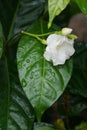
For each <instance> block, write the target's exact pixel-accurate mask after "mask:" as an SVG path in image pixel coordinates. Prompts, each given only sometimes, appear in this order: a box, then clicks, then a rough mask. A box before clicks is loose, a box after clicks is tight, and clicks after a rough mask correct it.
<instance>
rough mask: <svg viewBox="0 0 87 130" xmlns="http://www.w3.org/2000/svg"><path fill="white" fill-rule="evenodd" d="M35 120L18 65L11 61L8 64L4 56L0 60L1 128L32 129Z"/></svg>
mask: <svg viewBox="0 0 87 130" xmlns="http://www.w3.org/2000/svg"><path fill="white" fill-rule="evenodd" d="M9 67H10V70H9ZM12 67H13V68H12ZM33 120H34V114H33V110H32V107H31V105H30V103H29V101H28V99H27V98H26V96H25V94H24V92H23V90H22V88H21V86H20V84H19V82H18V77H17V71H16V67H15V65H14V64H12V63H11V62H10V65H9V66H8V62H7V58H6V57H4V58H3V59H2V60H0V129H1V130H31V127H32V123H33Z"/></svg>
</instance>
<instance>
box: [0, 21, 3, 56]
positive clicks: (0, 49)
mask: <svg viewBox="0 0 87 130" xmlns="http://www.w3.org/2000/svg"><path fill="white" fill-rule="evenodd" d="M2 35H3V34H2V25H1V23H0V57H1V56H2V50H3V38H2Z"/></svg>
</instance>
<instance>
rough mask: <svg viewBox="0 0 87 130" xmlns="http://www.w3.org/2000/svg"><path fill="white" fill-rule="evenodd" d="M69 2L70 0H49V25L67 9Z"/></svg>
mask: <svg viewBox="0 0 87 130" xmlns="http://www.w3.org/2000/svg"><path fill="white" fill-rule="evenodd" d="M69 2H70V0H48V10H49V23H48V27H50V26H51V24H52V21H53V19H54V18H55V17H56V16H57V15H59V14H60V13H61V12H62V11H63V10H64V9H65V7H66V6H67V4H68V3H69Z"/></svg>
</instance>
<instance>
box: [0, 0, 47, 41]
mask: <svg viewBox="0 0 87 130" xmlns="http://www.w3.org/2000/svg"><path fill="white" fill-rule="evenodd" d="M44 3H45V0H9V2H8V1H7V0H3V1H0V17H1V18H2V19H1V22H2V25H3V28H4V34H5V37H6V38H8V39H10V38H11V36H12V35H13V34H16V33H19V32H20V31H21V30H23V29H26V28H27V27H28V26H29V24H31V23H32V22H33V21H35V20H36V19H37V18H39V16H40V15H41V13H42V12H43V10H44ZM13 6H14V8H12V7H13ZM9 12H10V13H9Z"/></svg>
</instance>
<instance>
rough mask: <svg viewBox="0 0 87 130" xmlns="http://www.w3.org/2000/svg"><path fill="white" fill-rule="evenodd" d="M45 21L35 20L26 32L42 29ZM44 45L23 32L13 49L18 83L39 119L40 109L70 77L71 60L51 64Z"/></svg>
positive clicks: (44, 26)
mask: <svg viewBox="0 0 87 130" xmlns="http://www.w3.org/2000/svg"><path fill="white" fill-rule="evenodd" d="M45 30H46V31H47V24H46V23H42V22H37V23H36V24H34V25H32V26H31V28H30V30H29V32H33V33H38V34H41V33H45ZM45 47H46V46H45V45H42V44H41V43H40V42H39V41H37V40H36V39H35V38H33V37H29V36H26V35H25V36H23V37H22V39H21V40H20V44H19V46H18V51H17V62H18V63H17V64H18V71H19V78H20V81H21V85H22V86H23V89H24V91H25V93H26V95H27V97H28V98H29V100H30V102H31V104H32V105H33V107H34V109H35V112H36V116H37V118H38V120H39V121H40V119H41V116H42V114H43V113H44V111H45V110H46V109H47V108H49V107H50V106H51V105H52V104H53V103H54V102H55V101H56V100H57V99H58V98H59V97H60V96H61V94H62V93H63V91H64V89H65V88H66V86H67V83H68V81H69V79H70V77H71V72H72V62H71V60H70V61H67V62H66V64H65V65H63V66H56V67H54V66H53V64H52V63H50V62H48V61H46V60H45V59H44V57H43V53H44V51H45Z"/></svg>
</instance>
